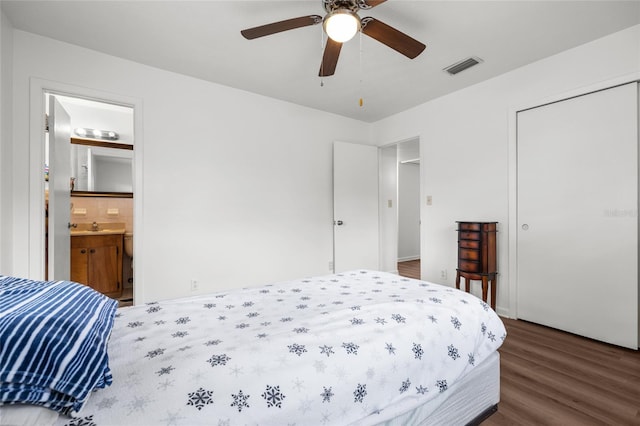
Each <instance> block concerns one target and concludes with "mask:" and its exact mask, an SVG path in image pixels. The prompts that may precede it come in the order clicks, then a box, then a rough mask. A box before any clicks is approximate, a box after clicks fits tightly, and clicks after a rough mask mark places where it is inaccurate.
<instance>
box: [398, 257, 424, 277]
mask: <svg viewBox="0 0 640 426" xmlns="http://www.w3.org/2000/svg"><path fill="white" fill-rule="evenodd" d="M398 274H399V275H400V276H402V277H407V278H416V279H418V280H419V279H420V259H418V260H408V261H406V262H398Z"/></svg>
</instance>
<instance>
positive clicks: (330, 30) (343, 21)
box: [322, 9, 360, 43]
mask: <svg viewBox="0 0 640 426" xmlns="http://www.w3.org/2000/svg"><path fill="white" fill-rule="evenodd" d="M322 25H323V27H324V31H325V32H326V33H327V35H328V36H329V37H330V38H331V39H332V40H333V41H337V42H338V43H344V42H346V41H349V40H351V39H352V38H353V36H354V35H356V33H357V32H358V31H360V18H359V17H358V15H357V14H356V13H355V12H352V11H351V10H349V9H337V10H334V11H332V12H330V13H329V14H328V15H327V16H326V17H325V18H324V22H323V23H322Z"/></svg>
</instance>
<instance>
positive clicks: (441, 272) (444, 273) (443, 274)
mask: <svg viewBox="0 0 640 426" xmlns="http://www.w3.org/2000/svg"><path fill="white" fill-rule="evenodd" d="M440 279H442V280H446V279H447V270H446V269H442V270H440Z"/></svg>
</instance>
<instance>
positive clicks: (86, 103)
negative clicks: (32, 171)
mask: <svg viewBox="0 0 640 426" xmlns="http://www.w3.org/2000/svg"><path fill="white" fill-rule="evenodd" d="M44 94H45V110H46V112H47V114H48V117H49V123H48V128H49V132H48V134H45V155H44V157H45V237H44V238H45V244H44V247H45V275H46V278H47V279H65V280H72V281H77V282H81V283H83V284H86V285H89V286H91V287H93V288H95V289H96V290H98V291H100V292H102V293H104V294H106V295H107V296H109V297H112V298H114V299H117V300H119V301H120V304H121V306H126V305H130V304H133V293H134V291H133V287H134V279H133V277H134V274H133V235H134V234H133V230H134V229H133V222H134V221H133V218H134V184H133V176H134V173H133V172H134V165H133V155H134V149H133V148H134V119H133V117H134V114H133V112H134V109H133V107H131V106H126V105H119V104H113V103H109V102H104V101H99V100H93V99H86V98H79V97H74V96H71V95H67V94H60V93H53V92H47V91H45V92H44ZM52 99H53V100H54V102H55V103H56V104H57V105H58V107H59V108H60V109H59V110H58V113H59V112H60V111H63V112H66V113H65V114H64V115H66V116H67V123H65V126H57V123H56V121H58V120H59V118H58V117H57V115H58V114H57V113H54V114H52V111H51V108H52V107H51V106H50V105H54V102H52ZM60 127H63V128H64V127H66V134H63V135H62V136H61V135H60V134H58V135H57V136H56V137H55V138H54V137H53V136H54V134H55V132H54V131H53V130H56V129H58V128H60ZM59 138H61V140H58V139H59ZM60 148H63V149H60ZM58 151H61V152H63V154H62V155H59V154H55V152H58ZM60 176H63V180H64V182H61V179H59V177H60ZM49 182H58V183H57V185H58V186H57V187H60V185H61V184H62V185H64V186H63V187H62V189H63V191H64V190H65V189H66V191H64V192H66V194H69V196H70V197H69V198H66V197H63V198H62V200H64V202H63V203H56V197H58V196H59V195H60V193H61V192H60V191H59V190H58V191H51V190H50V189H51V188H50V185H49ZM66 194H65V195H66ZM67 200H68V201H67ZM62 204H64V205H62ZM51 205H57V207H56V208H55V209H51V208H49V207H50V206H51ZM53 224H58V225H56V228H55V232H54V227H53V226H52V225H53ZM60 224H62V225H61V226H59V225H60ZM56 241H58V243H56ZM59 241H63V242H64V245H65V246H64V247H63V248H62V249H61V248H60V244H59ZM66 241H69V242H66ZM54 245H55V247H56V250H54V251H52V250H50V247H54ZM94 245H95V247H94ZM61 265H62V266H63V267H60V266H61ZM67 266H70V268H67ZM56 268H57V269H56ZM92 270H93V271H99V273H92ZM105 271H106V272H105Z"/></svg>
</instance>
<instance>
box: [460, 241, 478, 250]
mask: <svg viewBox="0 0 640 426" xmlns="http://www.w3.org/2000/svg"><path fill="white" fill-rule="evenodd" d="M458 245H459V246H460V248H470V249H479V248H480V241H478V240H460V241H458Z"/></svg>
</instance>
